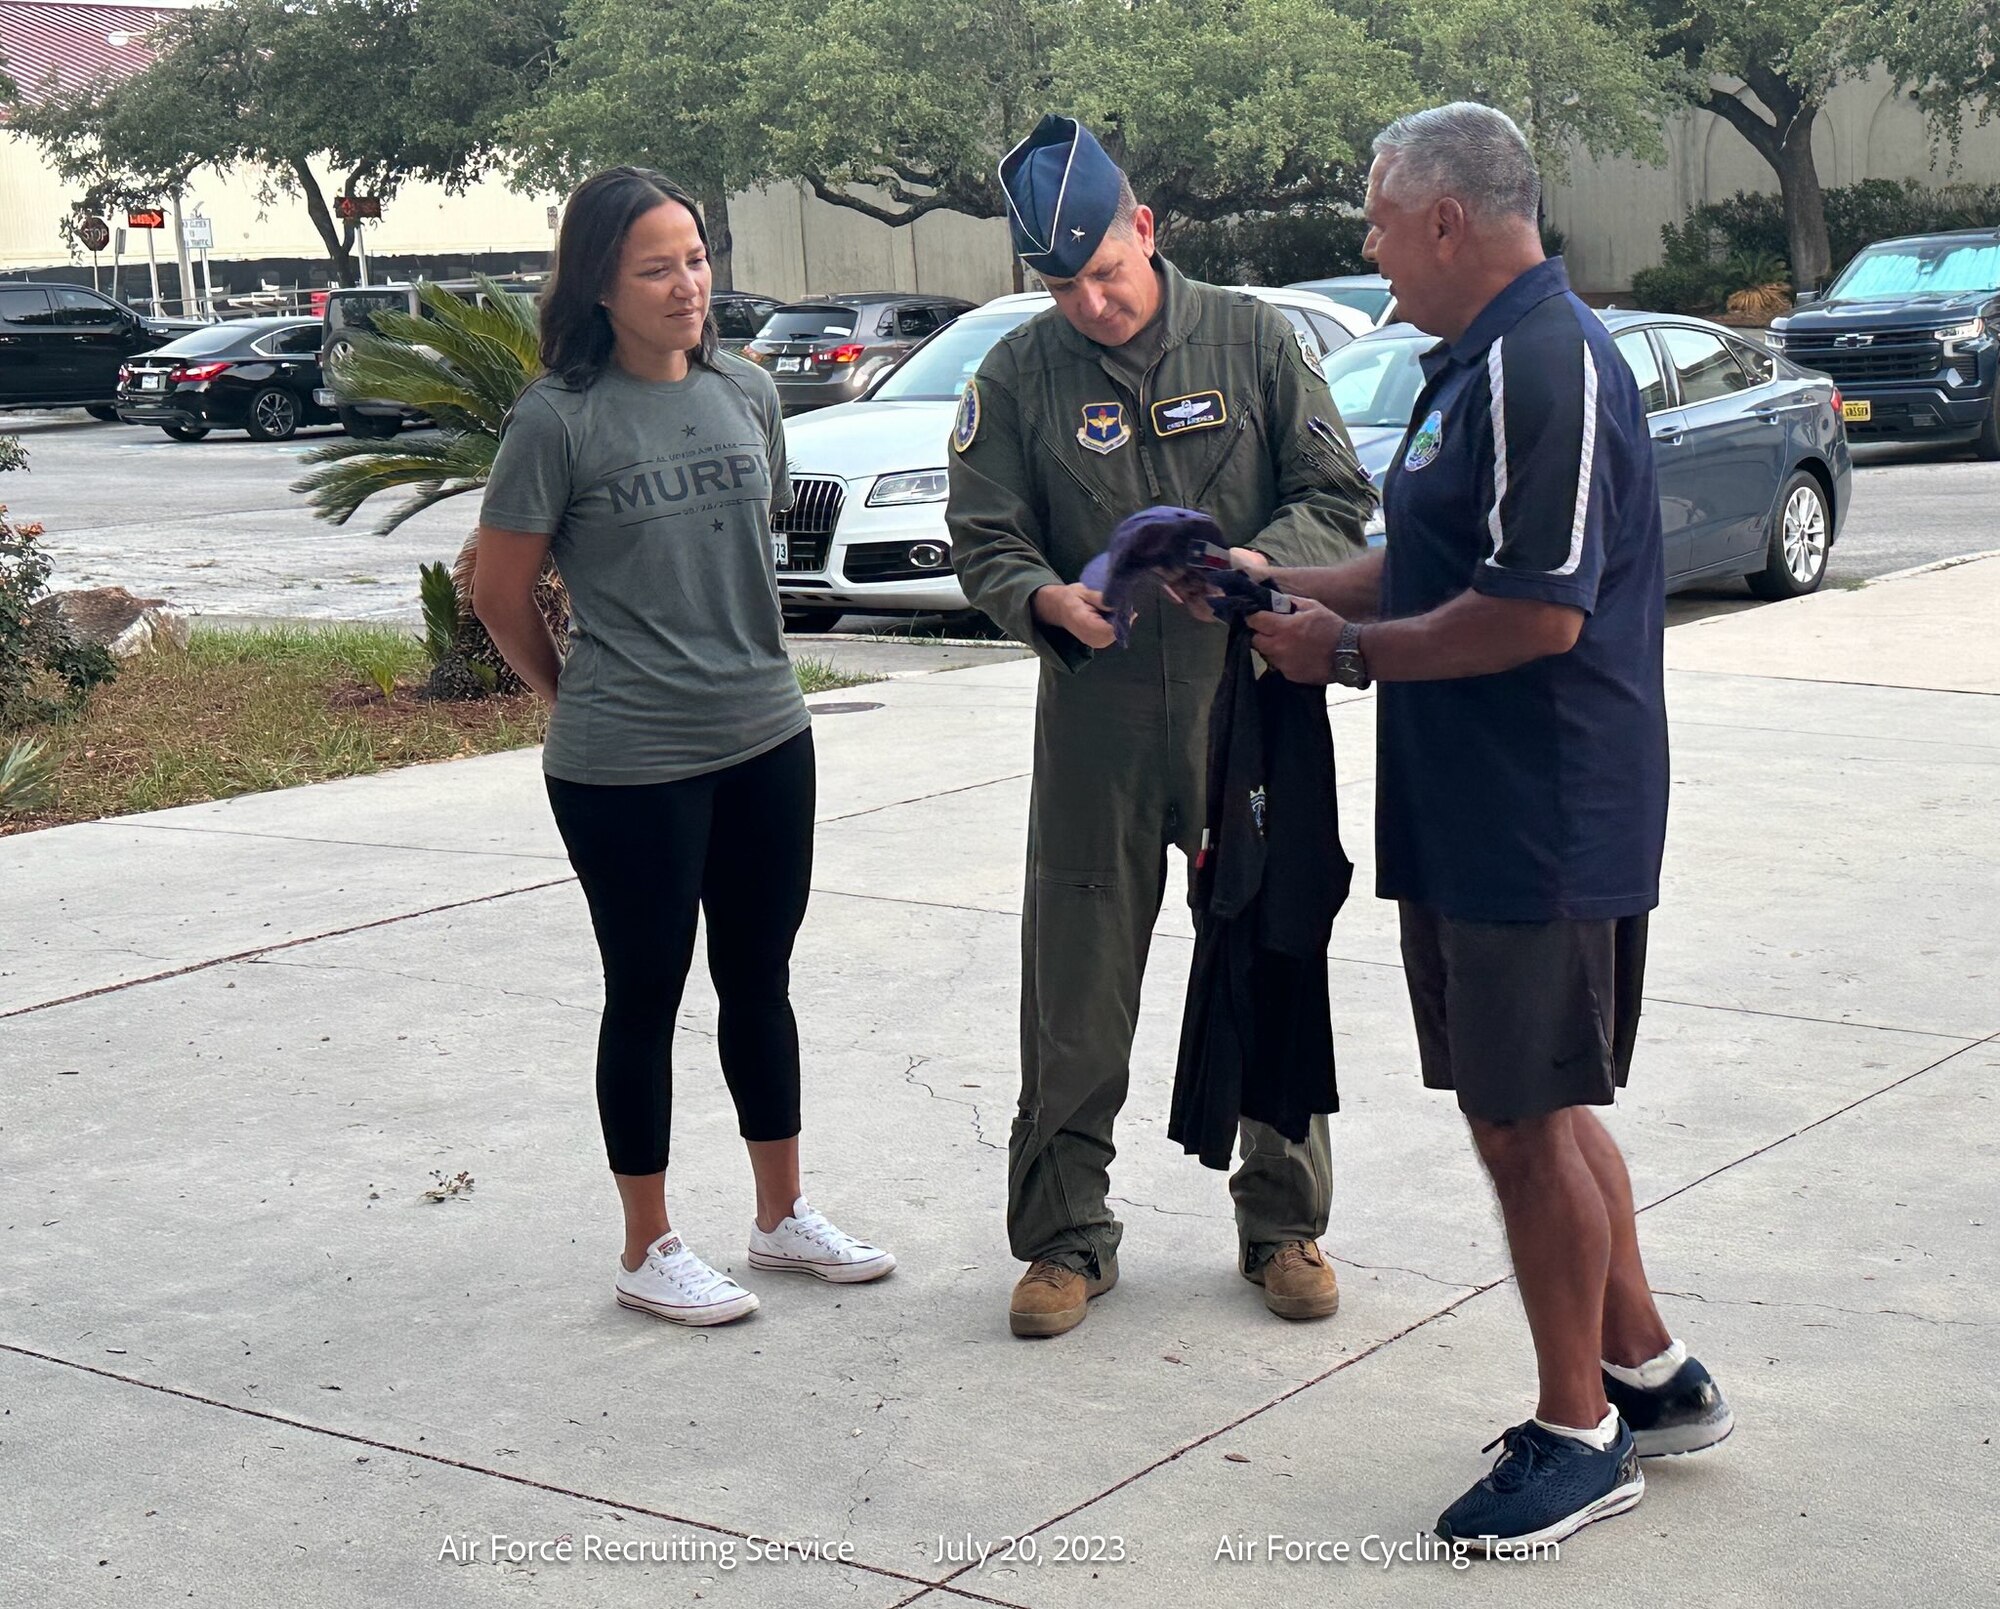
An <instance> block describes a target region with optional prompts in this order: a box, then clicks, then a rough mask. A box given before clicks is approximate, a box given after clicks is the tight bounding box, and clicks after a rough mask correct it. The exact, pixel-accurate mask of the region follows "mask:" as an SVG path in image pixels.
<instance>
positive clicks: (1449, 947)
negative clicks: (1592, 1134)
mask: <svg viewBox="0 0 2000 1609" xmlns="http://www.w3.org/2000/svg"><path fill="white" fill-rule="evenodd" d="M1400 909H1401V912H1402V926H1403V974H1404V978H1405V980H1406V981H1407V982H1408V984H1409V986H1410V1007H1411V1010H1412V1011H1413V1013H1414V1014H1415V1016H1416V1021H1417V1050H1418V1053H1419V1054H1420V1056H1421V1057H1422V1060H1423V1070H1424V1084H1425V1086H1426V1087H1427V1088H1430V1089H1448V1090H1454V1091H1456V1092H1457V1094H1458V1105H1459V1109H1460V1110H1461V1111H1463V1112H1464V1113H1465V1114H1466V1116H1468V1117H1478V1118H1485V1119H1486V1120H1487V1121H1489V1122H1496V1123H1499V1122H1506V1121H1508V1120H1509V1119H1512V1118H1522V1117H1539V1116H1541V1115H1542V1114H1543V1113H1545V1112H1554V1111H1559V1110H1561V1109H1562V1108H1563V1107H1565V1106H1609V1105H1610V1104H1611V1102H1612V1097H1613V1095H1614V1093H1615V1092H1616V1091H1617V1090H1620V1089H1623V1088H1624V1087H1625V1078H1626V1075H1627V1074H1628V1073H1629V1072H1630V1071H1631V1068H1632V1042H1633V1040H1634V1039H1635V1038H1636V1037H1637V1035H1638V1032H1639V996H1640V992H1641V990H1642V989H1643V987H1644V985H1645V975H1646V918H1645V917H1644V916H1643V915H1641V916H1626V917H1619V918H1616V919H1613V920H1606V921H1597V922H1569V921H1555V922H1461V921H1459V920H1457V919H1455V918H1453V917H1449V916H1440V915H1439V914H1438V913H1437V912H1436V911H1434V910H1431V909H1430V908H1429V907H1427V906H1423V905H1415V904H1412V903H1410V902H1409V901H1407V900H1405V901H1403V902H1402V904H1401V906H1400Z"/></svg>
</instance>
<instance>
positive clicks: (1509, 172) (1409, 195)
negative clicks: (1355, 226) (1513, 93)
mask: <svg viewBox="0 0 2000 1609" xmlns="http://www.w3.org/2000/svg"><path fill="white" fill-rule="evenodd" d="M1375 154H1376V155H1377V156H1384V157H1393V158H1394V159H1395V165H1394V168H1393V170H1392V173H1391V174H1385V175H1384V180H1383V183H1384V188H1387V189H1392V190H1393V191H1394V193H1395V198H1396V200H1397V201H1398V202H1400V203H1402V204H1403V205H1405V206H1408V205H1412V204H1422V203H1427V202H1431V201H1436V200H1440V199H1442V198H1443V197H1445V196H1449V197H1451V198H1452V200H1454V201H1456V202H1457V203H1458V204H1459V205H1460V206H1462V207H1464V208H1465V210H1466V211H1467V212H1468V213H1470V214H1472V215H1473V216H1474V217H1476V218H1492V219H1499V218H1521V219H1525V220H1526V221H1527V222H1529V223H1534V224H1538V223H1539V222H1540V221H1541V204H1542V176H1541V174H1540V173H1538V172H1537V171H1536V169H1535V158H1534V153H1533V152H1531V151H1530V150H1529V149H1528V141H1527V139H1526V137H1525V136H1524V135H1523V134H1522V133H1521V130H1520V127H1519V125H1517V124H1516V123H1515V121H1514V120H1513V119H1512V118H1511V117H1509V116H1508V115H1507V114H1506V113H1505V112H1500V111H1495V110H1494V109H1493V108H1492V107H1490V106H1481V105H1480V104H1479V103H1478V102H1477V101H1453V102H1452V103H1451V104H1450V105H1449V106H1433V107H1431V108H1430V109H1429V110H1428V111H1423V112H1412V113H1410V115H1409V116H1408V117H1399V118H1397V119H1396V121H1395V122H1393V123H1391V124H1390V125H1389V126H1388V127H1387V128H1385V129H1384V130H1383V131H1382V132H1381V133H1380V134H1378V135H1376V136H1375Z"/></svg>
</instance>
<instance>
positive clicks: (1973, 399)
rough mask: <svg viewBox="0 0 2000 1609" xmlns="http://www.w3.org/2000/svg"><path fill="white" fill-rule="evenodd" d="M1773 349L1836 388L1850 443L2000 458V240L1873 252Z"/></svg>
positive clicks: (1910, 242) (1966, 235)
mask: <svg viewBox="0 0 2000 1609" xmlns="http://www.w3.org/2000/svg"><path fill="white" fill-rule="evenodd" d="M1799 301H1800V306H1799V308H1798V310H1797V311H1796V312H1794V313H1793V314H1792V315H1791V316H1790V317H1789V318H1781V319H1779V320H1777V321H1776V322H1775V323H1773V324H1772V326H1771V345H1772V346H1774V347H1776V348H1777V349H1778V350H1779V351H1780V352H1782V353H1784V354H1785V356H1786V357H1788V358H1790V359H1791V360H1792V362H1794V363H1797V364H1801V365H1803V366H1804V367H1805V368H1808V369H1817V370H1818V371H1819V372H1820V373H1821V374H1824V375H1826V376H1828V377H1829V378H1830V379H1832V381H1833V382H1834V384H1836V385H1837V386H1839V387H1840V395H1841V399H1842V402H1843V404H1844V408H1843V412H1844V414H1845V416H1846V419H1847V434H1848V436H1849V437H1850V438H1851V439H1852V440H1854V441H1856V442H1869V441H1930V442H1938V443H1940V444H1946V443H1953V442H1969V443H1970V444H1971V445H1972V447H1973V450H1974V451H1975V452H1977V453H1978V454H1979V456H1980V457H1981V458H2000V412H1996V395H2000V352H1997V351H1996V347H2000V342H1996V339H1995V336H1996V331H2000V229H1963V230H1958V231H1956V232H1954V233H1951V234H1941V235H1915V236H1912V237H1910V238H1909V239H1907V240H1882V241H1877V242H1876V243H1875V244H1874V245H1872V246H1869V247H1868V248H1867V249H1865V250H1864V251H1863V252H1862V253H1861V254H1860V255H1859V256H1857V257H1856V258H1855V259H1854V261H1853V262H1851V263H1849V264H1848V265H1847V266H1846V268H1844V269H1842V270H1841V273H1840V277H1839V278H1838V279H1836V280H1835V281H1834V282H1833V284H1832V286H1831V287H1830V288H1829V289H1828V290H1827V292H1826V294H1825V295H1824V296H1819V297H1806V296H1802V297H1800V298H1799Z"/></svg>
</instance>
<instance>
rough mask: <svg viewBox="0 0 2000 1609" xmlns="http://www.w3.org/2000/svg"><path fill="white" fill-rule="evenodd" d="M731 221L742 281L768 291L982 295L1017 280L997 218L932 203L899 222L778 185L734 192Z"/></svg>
mask: <svg viewBox="0 0 2000 1609" xmlns="http://www.w3.org/2000/svg"><path fill="white" fill-rule="evenodd" d="M729 227H730V232H731V234H732V235H733V236H734V237H735V241H736V264H735V267H736V284H737V287H738V288H739V289H741V290H747V291H757V292H759V293H761V294H763V295H766V296H782V297H785V298H788V299H789V298H791V297H797V296H813V295H818V294H821V293H824V292H827V291H877V290H883V291H922V292H928V293H932V294H935V295H940V296H962V297H964V298H965V299H966V300H967V301H970V302H984V301H989V300H991V299H992V298H993V297H995V296H1004V295H1006V294H1007V293H1008V292H1009V291H1011V290H1012V289H1013V288H1014V279H1013V258H1012V255H1011V248H1010V247H1009V245H1008V241H1007V225H1006V223H1005V221H1004V220H1002V219H998V218H967V217H965V216H963V215H962V214H960V213H955V212H932V213H926V214H925V215H924V216H923V217H921V218H919V219H918V220H917V221H916V222H915V223H914V224H911V225H909V226H908V227H906V228H901V229H891V228H890V227H888V226H887V225H886V224H880V223H877V222H876V221H875V220H874V219H873V218H869V217H865V216H864V215H863V214H861V213H858V212H856V211H854V210H853V209H852V208H851V207H836V206H833V205H831V204H829V203H828V202H824V201H821V200H820V199H819V198H818V197H817V196H815V195H813V194H812V192H811V191H810V190H808V189H807V188H806V187H805V186H803V185H775V186H772V187H771V188H769V189H764V190H753V191H751V192H750V193H749V194H747V195H741V196H737V197H736V198H734V199H733V200H732V201H731V202H730V204H729Z"/></svg>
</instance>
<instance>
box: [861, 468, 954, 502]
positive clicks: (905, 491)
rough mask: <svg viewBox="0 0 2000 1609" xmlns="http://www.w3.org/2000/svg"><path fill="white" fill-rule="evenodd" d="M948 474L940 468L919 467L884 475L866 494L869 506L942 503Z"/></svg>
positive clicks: (948, 477) (948, 484) (948, 479)
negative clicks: (901, 472)
mask: <svg viewBox="0 0 2000 1609" xmlns="http://www.w3.org/2000/svg"><path fill="white" fill-rule="evenodd" d="M949 489H950V475H949V473H948V472H947V471H945V470H942V469H919V470H915V471H913V472H912V473H910V474H908V475H884V476H883V477H882V478H881V479H880V480H878V481H876V482H875V488H874V490H873V491H871V492H870V493H869V494H868V506H869V507H870V508H894V507H897V506H898V505H900V504H903V503H942V502H943V501H944V500H945V494H946V492H947V491H948V490H949Z"/></svg>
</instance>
